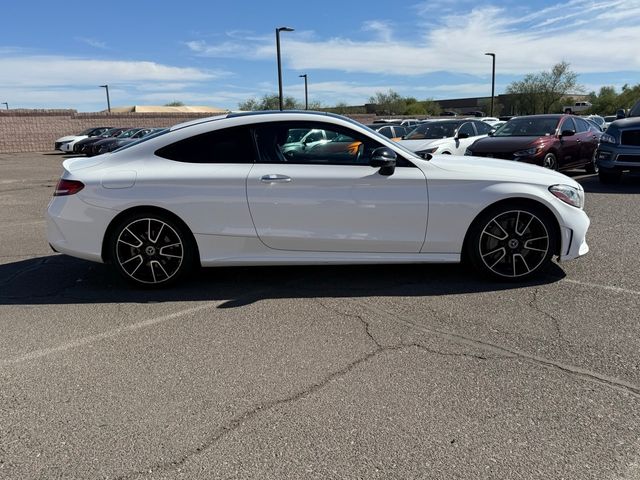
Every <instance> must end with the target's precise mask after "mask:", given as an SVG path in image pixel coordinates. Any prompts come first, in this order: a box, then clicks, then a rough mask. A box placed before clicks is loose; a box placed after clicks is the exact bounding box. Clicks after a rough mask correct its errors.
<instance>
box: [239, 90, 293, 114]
mask: <svg viewBox="0 0 640 480" xmlns="http://www.w3.org/2000/svg"><path fill="white" fill-rule="evenodd" d="M282 100H283V101H282V104H283V105H282V106H283V109H284V110H296V109H301V108H304V104H300V103H299V102H298V101H297V100H296V99H295V98H293V97H284V98H283V99H282ZM238 108H239V109H240V110H245V111H257V110H279V109H280V97H279V96H278V94H276V93H272V94H265V95H264V96H263V97H262V98H261V99H259V100H257V99H255V98H250V99H248V100H245V101H244V102H240V103H239V104H238Z"/></svg>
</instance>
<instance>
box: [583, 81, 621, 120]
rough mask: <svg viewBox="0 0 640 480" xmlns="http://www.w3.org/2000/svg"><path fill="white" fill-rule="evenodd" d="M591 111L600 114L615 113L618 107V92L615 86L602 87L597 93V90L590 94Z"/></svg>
mask: <svg viewBox="0 0 640 480" xmlns="http://www.w3.org/2000/svg"><path fill="white" fill-rule="evenodd" d="M589 102H591V105H592V106H591V111H592V112H593V113H597V114H599V115H613V114H614V113H615V112H616V110H617V109H618V108H619V107H618V93H617V92H616V89H615V87H611V86H606V87H601V88H600V91H599V92H598V94H597V95H596V93H595V92H591V93H590V94H589Z"/></svg>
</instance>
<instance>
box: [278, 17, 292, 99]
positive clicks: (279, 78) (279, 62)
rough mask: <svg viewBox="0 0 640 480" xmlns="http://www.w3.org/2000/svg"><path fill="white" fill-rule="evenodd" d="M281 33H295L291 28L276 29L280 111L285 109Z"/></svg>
mask: <svg viewBox="0 0 640 480" xmlns="http://www.w3.org/2000/svg"><path fill="white" fill-rule="evenodd" d="M280 32H293V28H290V27H278V28H276V55H277V57H278V99H279V100H280V110H282V109H283V101H282V61H281V60H280Z"/></svg>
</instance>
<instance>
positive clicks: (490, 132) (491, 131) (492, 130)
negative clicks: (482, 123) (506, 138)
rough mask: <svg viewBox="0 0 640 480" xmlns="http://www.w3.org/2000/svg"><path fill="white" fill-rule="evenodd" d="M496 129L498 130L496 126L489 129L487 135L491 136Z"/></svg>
mask: <svg viewBox="0 0 640 480" xmlns="http://www.w3.org/2000/svg"><path fill="white" fill-rule="evenodd" d="M496 130H498V129H497V128H492V129H491V130H489V133H487V135H488V136H490V137H493V134H494V133H496Z"/></svg>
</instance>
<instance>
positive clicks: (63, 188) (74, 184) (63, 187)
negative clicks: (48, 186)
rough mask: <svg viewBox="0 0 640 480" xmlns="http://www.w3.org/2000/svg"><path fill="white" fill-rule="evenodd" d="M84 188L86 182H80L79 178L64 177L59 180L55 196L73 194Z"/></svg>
mask: <svg viewBox="0 0 640 480" xmlns="http://www.w3.org/2000/svg"><path fill="white" fill-rule="evenodd" d="M83 188H84V183H82V182H79V181H78V180H65V179H64V178H61V179H60V180H58V185H56V189H55V191H54V192H53V196H54V197H62V196H64V195H73V194H75V193H78V192H79V191H80V190H82V189H83Z"/></svg>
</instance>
